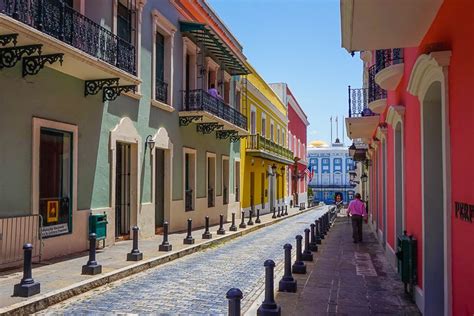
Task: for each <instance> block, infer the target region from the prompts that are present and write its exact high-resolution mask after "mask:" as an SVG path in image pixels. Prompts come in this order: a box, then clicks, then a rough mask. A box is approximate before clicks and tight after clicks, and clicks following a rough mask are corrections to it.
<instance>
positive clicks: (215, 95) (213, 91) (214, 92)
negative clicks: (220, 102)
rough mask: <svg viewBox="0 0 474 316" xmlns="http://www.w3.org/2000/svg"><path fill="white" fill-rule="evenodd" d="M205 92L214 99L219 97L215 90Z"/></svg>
mask: <svg viewBox="0 0 474 316" xmlns="http://www.w3.org/2000/svg"><path fill="white" fill-rule="evenodd" d="M207 92H208V93H209V94H210V95H212V96H213V97H214V98H218V97H219V92H218V91H217V89H216V88H210V89H209V90H208V91H207Z"/></svg>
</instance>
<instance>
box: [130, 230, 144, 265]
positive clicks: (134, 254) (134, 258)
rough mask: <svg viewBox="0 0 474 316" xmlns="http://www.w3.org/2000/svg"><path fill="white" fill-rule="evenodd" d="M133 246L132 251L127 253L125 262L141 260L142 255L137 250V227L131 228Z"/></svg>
mask: <svg viewBox="0 0 474 316" xmlns="http://www.w3.org/2000/svg"><path fill="white" fill-rule="evenodd" d="M132 231H133V245H132V251H131V252H130V253H127V261H140V260H142V259H143V253H142V252H140V250H138V227H137V226H133V227H132Z"/></svg>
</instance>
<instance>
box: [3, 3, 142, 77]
mask: <svg viewBox="0 0 474 316" xmlns="http://www.w3.org/2000/svg"><path fill="white" fill-rule="evenodd" d="M0 12H1V13H0V34H2V35H7V34H13V35H15V34H16V37H17V38H16V43H15V44H14V46H15V47H16V46H18V47H24V46H28V45H38V46H40V47H41V50H40V51H39V52H38V56H34V57H41V56H42V55H43V56H48V54H56V55H61V56H62V59H63V62H62V64H60V63H57V62H55V63H51V64H49V63H43V65H42V66H44V65H45V64H46V66H48V67H50V68H53V69H55V70H58V71H60V72H63V73H66V74H68V75H71V76H73V77H76V78H79V79H82V80H100V79H111V78H113V79H119V80H120V83H121V84H126V85H136V84H138V83H140V80H139V79H138V78H137V77H136V76H135V73H136V69H135V58H136V57H135V55H136V52H135V47H134V46H133V45H132V44H130V43H129V42H127V41H125V40H123V39H121V38H120V37H118V36H117V35H115V34H113V33H112V32H110V31H109V30H107V29H105V28H104V27H102V26H100V25H99V24H97V23H95V22H94V21H92V20H91V19H89V18H87V17H85V16H84V15H82V14H80V13H79V12H77V11H75V10H74V9H73V8H71V7H69V6H68V5H66V4H65V3H63V2H62V1H57V0H0ZM17 59H18V60H17V61H19V59H20V58H17ZM13 66H14V65H11V66H10V67H13ZM41 68H42V67H41ZM114 83H118V80H117V81H114Z"/></svg>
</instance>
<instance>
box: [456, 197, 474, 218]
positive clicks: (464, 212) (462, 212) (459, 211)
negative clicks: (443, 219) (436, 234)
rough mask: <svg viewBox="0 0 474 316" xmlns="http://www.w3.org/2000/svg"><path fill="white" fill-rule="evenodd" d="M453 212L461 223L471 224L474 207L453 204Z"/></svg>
mask: <svg viewBox="0 0 474 316" xmlns="http://www.w3.org/2000/svg"><path fill="white" fill-rule="evenodd" d="M454 210H455V214H456V218H460V219H461V220H463V221H466V222H469V223H472V219H473V218H474V205H472V204H467V203H462V202H454Z"/></svg>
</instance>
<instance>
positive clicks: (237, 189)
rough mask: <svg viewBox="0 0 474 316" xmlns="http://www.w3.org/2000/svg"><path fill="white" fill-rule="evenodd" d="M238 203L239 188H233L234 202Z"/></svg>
mask: <svg viewBox="0 0 474 316" xmlns="http://www.w3.org/2000/svg"><path fill="white" fill-rule="evenodd" d="M239 201H240V188H239V187H235V202H239Z"/></svg>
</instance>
